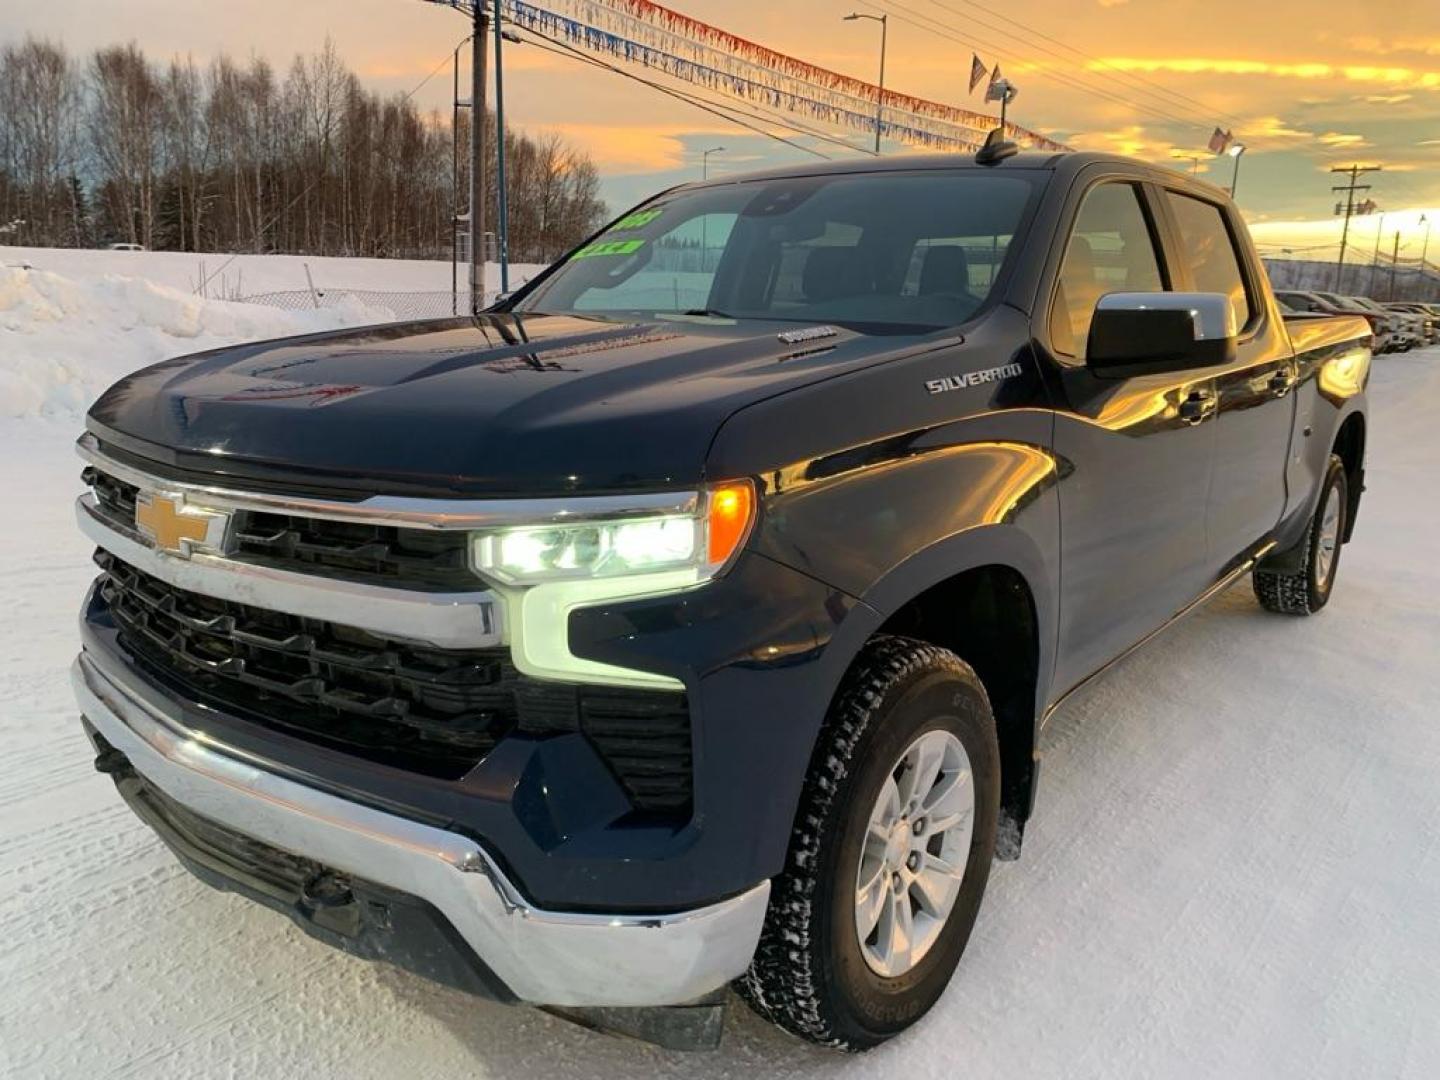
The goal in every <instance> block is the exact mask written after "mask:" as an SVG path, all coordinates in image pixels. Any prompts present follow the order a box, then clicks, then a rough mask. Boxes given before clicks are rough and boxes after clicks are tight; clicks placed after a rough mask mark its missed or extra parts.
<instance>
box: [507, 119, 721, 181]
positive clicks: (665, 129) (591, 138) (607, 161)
mask: <svg viewBox="0 0 1440 1080" xmlns="http://www.w3.org/2000/svg"><path fill="white" fill-rule="evenodd" d="M530 127H531V128H532V129H534V128H536V127H538V128H540V129H542V130H545V131H553V132H556V133H558V134H560V135H562V136H564V138H565V139H566V140H567V141H568V142H570V143H572V144H574V145H576V146H578V147H580V148H582V149H583V150H585V152H586V153H588V154H589V155H590V156H591V157H592V158H594V160H595V164H596V165H597V166H598V167H599V169H600V171H601V172H602V173H605V174H607V175H610V176H622V175H631V174H636V173H650V172H663V171H665V170H668V169H679V168H682V167H683V166H684V165H686V164H687V158H686V151H685V143H684V142H683V141H682V137H683V136H693V135H698V134H701V133H705V132H709V133H714V134H717V135H718V134H721V133H730V132H733V131H734V130H735V129H734V128H733V127H728V126H726V127H715V126H707V125H703V124H701V125H695V126H689V125H680V124H663V125H661V124H656V125H644V124H627V125H619V124H588V123H584V122H582V121H574V122H567V123H549V124H538V125H535V124H532V125H530Z"/></svg>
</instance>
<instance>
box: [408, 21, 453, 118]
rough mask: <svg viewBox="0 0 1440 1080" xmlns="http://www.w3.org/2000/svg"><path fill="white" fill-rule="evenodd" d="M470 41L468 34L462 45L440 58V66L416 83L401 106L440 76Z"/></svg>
mask: <svg viewBox="0 0 1440 1080" xmlns="http://www.w3.org/2000/svg"><path fill="white" fill-rule="evenodd" d="M469 40H470V35H469V34H466V35H465V36H464V37H463V38H461V39H460V43H459V44H458V45H456V46H455V48H453V49H451V50H450V51H449V52H447V53H446V54H445V55H444V56H442V57H441V58H440V62H439V63H438V64H436V65H435V66H434V67H433V68H431V69H430V74H429V75H426V76H425V77H424V78H423V79H421V80H420V81H419V82H418V83H416V84H415V86H414V88H413V89H412V90H411V91H410V92H409V93H408V94H406V95H405V96H404V97H402V98H401V99H400V104H401V105H404V104H405V103H406V102H407V101H409V100H410V99H411V98H413V97H414V96H415V95H416V94H418V93H419V92H420V91H421V90H422V89H424V87H425V84H426V83H428V82H429V81H430V80H431V79H433V78H434V77H435V76H436V75H438V74H439V73H440V69H441V68H443V67H444V66H445V65H446V64H448V63H449V62H450V58H451V57H452V56H454V55H455V53H456V52H458V51H459V50H460V49H462V48H464V47H465V43H466V42H467V41H469Z"/></svg>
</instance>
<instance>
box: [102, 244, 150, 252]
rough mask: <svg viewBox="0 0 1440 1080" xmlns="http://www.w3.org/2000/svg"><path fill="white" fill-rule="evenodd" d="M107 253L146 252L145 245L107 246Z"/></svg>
mask: <svg viewBox="0 0 1440 1080" xmlns="http://www.w3.org/2000/svg"><path fill="white" fill-rule="evenodd" d="M105 250H106V251H144V250H145V245H144V244H106V245H105Z"/></svg>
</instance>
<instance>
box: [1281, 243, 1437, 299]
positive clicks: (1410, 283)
mask: <svg viewBox="0 0 1440 1080" xmlns="http://www.w3.org/2000/svg"><path fill="white" fill-rule="evenodd" d="M1352 260H1353V261H1352ZM1264 262H1265V269H1266V271H1267V272H1268V273H1269V275H1270V284H1271V285H1273V286H1274V287H1275V288H1277V289H1299V290H1301V291H1314V290H1317V289H1318V290H1319V291H1320V292H1338V293H1340V294H1342V295H1344V296H1369V297H1371V298H1373V299H1376V300H1381V301H1384V300H1426V301H1434V300H1436V299H1440V272H1437V269H1436V267H1435V265H1434V264H1433V263H1427V265H1426V267H1425V270H1424V273H1423V275H1422V273H1421V270H1420V267H1419V266H1418V265H1416V266H1406V265H1405V264H1404V262H1403V261H1402V262H1400V263H1399V264H1398V265H1397V266H1396V267H1395V273H1394V276H1393V278H1392V276H1391V270H1390V263H1389V262H1388V261H1384V262H1379V263H1377V262H1375V261H1373V260H1372V259H1371V258H1369V257H1368V252H1360V253H1355V254H1353V255H1350V256H1348V257H1347V258H1346V260H1345V274H1344V279H1343V280H1342V281H1341V282H1340V283H1339V287H1338V288H1337V287H1336V282H1335V262H1334V260H1330V261H1325V262H1322V261H1320V260H1318V259H1274V258H1270V259H1265V260H1264Z"/></svg>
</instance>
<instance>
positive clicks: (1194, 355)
mask: <svg viewBox="0 0 1440 1080" xmlns="http://www.w3.org/2000/svg"><path fill="white" fill-rule="evenodd" d="M1236 336H1237V329H1236V326H1235V309H1234V307H1233V306H1232V305H1231V303H1230V298H1229V297H1228V296H1225V295H1224V294H1223V293H1177V292H1152V293H1110V294H1109V295H1107V296H1102V297H1101V298H1100V302H1099V303H1098V304H1096V305H1095V317H1094V319H1092V320H1091V322H1090V338H1089V342H1088V343H1087V345H1086V348H1085V366H1086V367H1088V368H1090V369H1091V370H1092V371H1094V372H1095V373H1096V374H1097V375H1114V376H1117V377H1119V376H1126V375H1147V374H1152V373H1159V372H1165V371H1183V370H1185V369H1186V368H1201V367H1210V366H1212V365H1217V364H1227V363H1230V362H1232V361H1233V360H1234V359H1235V339H1236Z"/></svg>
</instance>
